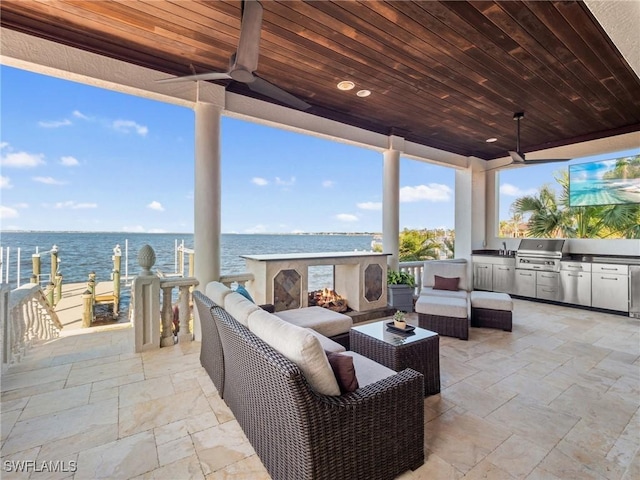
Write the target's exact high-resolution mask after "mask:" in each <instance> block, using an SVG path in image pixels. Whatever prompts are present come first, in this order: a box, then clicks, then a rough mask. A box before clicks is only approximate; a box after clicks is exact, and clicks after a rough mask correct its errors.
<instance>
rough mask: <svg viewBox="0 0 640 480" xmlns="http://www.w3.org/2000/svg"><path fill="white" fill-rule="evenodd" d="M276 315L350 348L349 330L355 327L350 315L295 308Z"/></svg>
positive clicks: (319, 308) (331, 311) (317, 309)
mask: <svg viewBox="0 0 640 480" xmlns="http://www.w3.org/2000/svg"><path fill="white" fill-rule="evenodd" d="M274 315H276V316H277V317H280V318H281V319H282V320H284V321H285V322H289V323H293V324H294V325H297V326H299V327H304V328H310V329H312V330H315V331H316V332H318V333H320V334H322V335H324V336H325V337H329V338H331V340H333V341H335V342H338V343H339V344H341V345H343V346H345V347H346V348H348V347H349V330H351V327H352V326H353V320H352V319H351V317H350V316H349V315H344V314H342V313H338V312H334V311H333V310H329V309H328V308H322V307H304V308H294V309H292V310H283V311H281V312H276V313H274Z"/></svg>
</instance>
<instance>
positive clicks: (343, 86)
mask: <svg viewBox="0 0 640 480" xmlns="http://www.w3.org/2000/svg"><path fill="white" fill-rule="evenodd" d="M355 86H356V84H355V83H353V82H351V81H349V80H343V81H342V82H340V83H338V90H352V89H353V88H354V87H355Z"/></svg>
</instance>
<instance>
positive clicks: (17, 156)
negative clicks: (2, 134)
mask: <svg viewBox="0 0 640 480" xmlns="http://www.w3.org/2000/svg"><path fill="white" fill-rule="evenodd" d="M2 148H3V149H4V148H7V149H8V150H10V149H11V148H10V147H9V144H8V143H6V142H4V143H3V144H2ZM45 163H46V162H45V161H44V155H43V154H41V153H28V152H12V151H9V152H8V153H6V154H4V155H2V156H1V157H0V165H2V166H3V167H14V168H33V167H37V166H38V165H44V164H45Z"/></svg>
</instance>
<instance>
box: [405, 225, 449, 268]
mask: <svg viewBox="0 0 640 480" xmlns="http://www.w3.org/2000/svg"><path fill="white" fill-rule="evenodd" d="M440 248H441V245H440V244H439V243H438V242H436V241H435V240H434V239H433V232H429V231H428V230H409V229H406V228H405V229H404V230H403V231H402V232H400V245H399V248H398V258H399V260H400V261H401V262H414V261H417V260H428V259H436V258H439V256H440Z"/></svg>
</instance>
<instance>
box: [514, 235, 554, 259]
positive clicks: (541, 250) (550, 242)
mask: <svg viewBox="0 0 640 480" xmlns="http://www.w3.org/2000/svg"><path fill="white" fill-rule="evenodd" d="M563 246H564V240H557V239H549V238H543V239H540V238H523V239H522V240H520V246H519V247H518V251H517V254H518V255H530V256H533V257H555V258H560V257H562V247H563Z"/></svg>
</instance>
